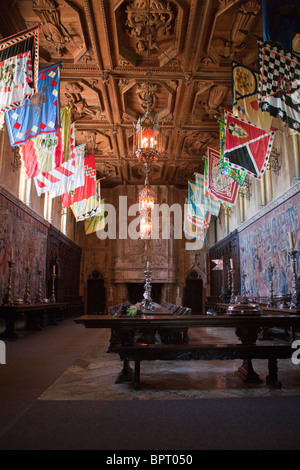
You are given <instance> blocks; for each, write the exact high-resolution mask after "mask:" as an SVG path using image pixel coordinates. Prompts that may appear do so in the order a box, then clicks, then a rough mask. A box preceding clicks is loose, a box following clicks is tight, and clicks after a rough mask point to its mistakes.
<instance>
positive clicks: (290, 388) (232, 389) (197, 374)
mask: <svg viewBox="0 0 300 470" xmlns="http://www.w3.org/2000/svg"><path fill="white" fill-rule="evenodd" d="M199 331H200V330H199V329H198V330H196V329H194V330H193V329H190V331H189V339H190V342H195V341H197V342H199V334H201V341H203V343H214V342H219V343H220V342H224V343H234V342H236V341H237V338H236V336H235V333H234V330H232V329H225V328H224V329H221V328H217V329H216V328H206V329H201V333H200V332H199ZM109 337H110V330H99V338H98V340H97V341H96V342H95V343H94V344H93V345H92V346H91V347H90V348H88V349H87V350H86V351H85V352H84V353H83V354H82V355H81V356H80V357H79V358H78V359H77V360H76V361H75V362H74V363H73V364H72V366H71V367H69V368H68V369H67V370H66V371H65V372H64V373H63V374H62V375H61V376H60V377H59V378H58V379H57V380H56V381H55V382H54V383H53V384H52V385H51V386H50V387H49V388H48V389H47V390H46V391H45V392H44V393H43V394H42V395H41V396H40V397H39V399H40V400H149V399H151V400H153V399H157V400H166V399H180V398H182V399H187V398H188V399H194V398H226V397H228V398H230V397H254V396H260V397H264V396H282V395H300V365H298V366H297V365H293V364H292V361H291V360H289V359H288V360H286V359H285V360H279V361H278V368H279V370H278V378H279V380H280V381H281V382H282V388H281V389H272V388H269V387H268V386H267V385H266V383H265V378H266V375H267V373H268V370H267V361H266V360H254V361H253V366H254V369H255V371H256V372H257V373H258V374H259V376H260V378H261V379H262V380H263V383H262V384H247V383H245V382H243V381H242V380H241V379H240V377H238V375H237V374H236V371H237V369H238V367H239V366H240V365H241V362H242V361H240V360H228V361H227V360H224V361H221V360H218V361H149V362H142V364H141V388H140V390H134V388H133V386H132V385H131V384H116V383H115V380H116V378H117V376H118V373H119V372H120V370H121V365H122V363H121V361H120V359H119V356H118V355H117V354H114V353H107V347H108V344H109Z"/></svg>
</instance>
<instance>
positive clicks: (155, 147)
mask: <svg viewBox="0 0 300 470" xmlns="http://www.w3.org/2000/svg"><path fill="white" fill-rule="evenodd" d="M150 15H151V11H150V0H148V17H147V25H146V35H147V43H148V46H147V58H148V70H147V94H146V113H145V114H144V116H142V117H140V118H139V119H138V121H137V123H136V125H135V124H133V126H134V139H133V153H134V154H135V156H136V157H137V159H138V160H139V161H140V162H142V163H154V162H155V161H156V160H157V159H158V157H159V156H160V154H161V151H162V135H161V127H160V125H159V123H158V121H157V119H156V118H154V117H153V116H151V114H150V91H149V89H150V83H149V76H150V70H149V62H150V42H151V30H150V27H149V23H150V20H151V18H150Z"/></svg>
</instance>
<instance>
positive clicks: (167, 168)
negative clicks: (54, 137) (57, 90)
mask: <svg viewBox="0 0 300 470" xmlns="http://www.w3.org/2000/svg"><path fill="white" fill-rule="evenodd" d="M148 1H149V0H1V9H2V12H1V19H0V33H1V34H2V37H8V36H10V35H11V34H13V33H14V32H18V31H22V30H24V29H27V28H29V27H31V26H34V25H36V24H38V23H39V24H40V25H41V28H40V66H45V65H47V64H49V63H56V62H58V61H61V62H62V75H61V104H62V106H64V105H67V104H68V103H72V105H73V111H72V112H73V119H74V120H76V144H77V145H79V144H81V143H84V142H85V143H86V150H87V153H88V154H91V153H95V155H96V166H97V176H98V178H104V179H103V180H102V186H103V187H105V186H106V187H112V186H115V185H118V184H142V183H143V182H144V177H145V174H144V169H143V165H142V164H141V163H138V162H137V160H136V159H135V157H134V154H133V152H132V140H133V122H136V121H137V119H138V117H139V116H141V115H143V114H144V112H145V97H146V90H147V72H148V71H149V95H150V97H151V100H150V101H151V107H150V111H151V114H152V115H153V116H156V117H157V118H158V119H159V120H160V122H161V123H162V124H163V150H164V151H163V155H162V156H161V158H160V160H159V161H157V163H156V164H154V166H153V167H152V169H151V173H150V175H149V178H150V184H172V185H176V186H178V187H184V188H186V187H187V179H188V178H193V174H194V172H195V171H197V172H200V173H203V163H204V161H203V158H202V157H203V156H204V155H205V152H206V146H207V145H208V144H209V145H212V146H215V145H218V118H219V117H223V108H224V107H229V108H230V107H231V60H232V59H235V60H237V61H240V62H243V63H244V64H245V65H248V66H251V67H253V68H256V69H257V40H256V36H259V37H262V14H261V1H260V0H170V1H165V0H150V7H149V4H148ZM149 12H150V13H149ZM147 28H148V32H149V33H148V36H147V34H146V31H147ZM241 30H242V31H241ZM245 32H246V33H245ZM247 32H248V33H247ZM148 48H149V51H148Z"/></svg>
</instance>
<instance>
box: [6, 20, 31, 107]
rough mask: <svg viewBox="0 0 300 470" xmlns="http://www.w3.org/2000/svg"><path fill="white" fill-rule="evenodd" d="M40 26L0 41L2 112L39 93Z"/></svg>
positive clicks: (20, 104)
mask: <svg viewBox="0 0 300 470" xmlns="http://www.w3.org/2000/svg"><path fill="white" fill-rule="evenodd" d="M38 67H39V26H35V27H33V28H30V29H27V30H25V31H22V32H20V33H17V34H14V35H13V36H10V37H8V38H5V39H2V40H1V41H0V113H4V112H6V111H8V110H9V109H12V108H15V107H19V106H22V103H23V100H24V99H30V98H31V97H33V96H34V94H35V93H36V92H37V91H38V86H37V83H38Z"/></svg>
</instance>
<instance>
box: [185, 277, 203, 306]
mask: <svg viewBox="0 0 300 470" xmlns="http://www.w3.org/2000/svg"><path fill="white" fill-rule="evenodd" d="M202 287H203V282H202V279H201V278H199V277H198V273H197V272H196V271H193V272H192V273H191V274H190V275H189V277H188V278H187V279H186V284H185V288H184V290H183V305H184V306H185V307H189V308H191V309H192V313H193V314H202Z"/></svg>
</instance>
